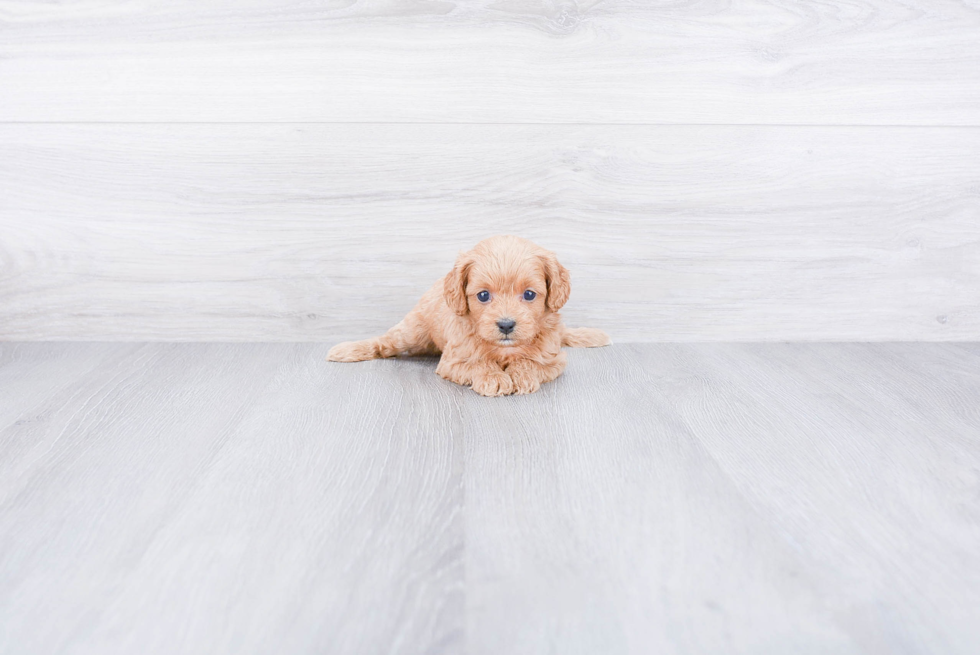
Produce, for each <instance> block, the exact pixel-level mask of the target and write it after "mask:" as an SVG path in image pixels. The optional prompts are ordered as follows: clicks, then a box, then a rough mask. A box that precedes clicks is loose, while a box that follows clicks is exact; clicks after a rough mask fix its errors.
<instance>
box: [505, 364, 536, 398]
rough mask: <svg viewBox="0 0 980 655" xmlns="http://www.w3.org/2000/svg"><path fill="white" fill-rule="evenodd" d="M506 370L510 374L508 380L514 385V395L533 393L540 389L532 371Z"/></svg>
mask: <svg viewBox="0 0 980 655" xmlns="http://www.w3.org/2000/svg"><path fill="white" fill-rule="evenodd" d="M507 370H508V372H510V379H511V381H512V382H513V383H514V393H518V394H523V393H534V392H535V391H537V390H538V389H540V388H541V380H539V379H538V376H537V375H535V373H534V371H522V370H517V371H511V370H510V369H507Z"/></svg>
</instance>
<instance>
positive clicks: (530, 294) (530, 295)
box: [524, 289, 538, 301]
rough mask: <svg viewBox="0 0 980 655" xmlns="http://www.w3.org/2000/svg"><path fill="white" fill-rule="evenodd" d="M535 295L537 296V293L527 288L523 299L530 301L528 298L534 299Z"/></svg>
mask: <svg viewBox="0 0 980 655" xmlns="http://www.w3.org/2000/svg"><path fill="white" fill-rule="evenodd" d="M537 297H538V294H536V293H534V292H533V291H531V290H530V289H528V290H527V291H525V292H524V300H528V301H530V300H534V299H535V298H537Z"/></svg>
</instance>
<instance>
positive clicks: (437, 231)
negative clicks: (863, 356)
mask: <svg viewBox="0 0 980 655" xmlns="http://www.w3.org/2000/svg"><path fill="white" fill-rule="evenodd" d="M496 233H517V234H521V235H524V236H527V237H529V238H531V239H533V240H535V241H538V242H539V243H541V244H542V245H545V246H547V247H549V248H552V249H554V250H555V251H557V252H558V254H559V256H560V257H561V259H562V260H563V261H564V263H565V264H566V265H567V266H568V267H569V268H570V269H571V271H572V275H573V293H572V299H571V301H570V302H569V304H568V305H567V306H566V310H565V311H564V312H563V313H564V314H565V316H566V322H568V323H569V324H574V325H594V326H597V327H603V328H606V329H607V330H609V331H610V332H611V333H612V334H613V337H614V339H615V340H617V341H698V340H741V341H755V340H975V339H980V5H977V4H976V3H975V2H943V1H938V2H892V1H886V0H865V1H861V2H850V3H842V2H824V3H810V2H781V1H771V2H761V1H759V2H752V1H750V2H735V3H720V2H711V1H706V2H697V3H685V4H680V3H660V2H656V3H646V4H642V3H641V4H636V3H627V2H593V3H586V2H582V3H568V2H565V3H549V2H521V1H506V0H505V1H500V2H466V3H464V2H447V1H441V0H439V1H431V2H429V1H422V0H419V1H411V0H409V1H399V2H357V1H354V2H350V1H348V0H344V1H337V2H330V1H328V2H321V3H299V2H294V3H287V2H270V1H265V0H251V1H249V2H231V1H227V2H220V1H219V2H208V3H198V2H190V1H186V2H182V1H177V2H140V1H136V2H90V3H74V4H67V5H65V4H59V5H45V4H41V3H2V4H0V338H2V339H18V340H33V339H56V340H60V339H86V340H230V341H252V340H281V341H293V340H327V341H329V340H335V339H340V338H348V337H354V336H360V335H367V334H373V333H376V332H380V331H383V330H384V329H386V328H387V327H388V326H390V325H391V324H392V323H394V322H395V321H397V320H398V319H399V318H400V316H401V315H402V314H404V312H406V311H407V310H408V309H410V308H411V306H412V305H413V303H414V301H415V300H416V298H417V297H418V296H419V295H420V294H421V293H422V292H423V291H424V290H425V289H426V288H427V287H428V286H429V284H431V282H432V281H433V280H434V279H435V278H437V277H438V276H440V275H442V274H443V273H445V272H446V271H447V270H448V268H449V266H450V265H451V262H452V260H453V257H454V256H455V254H456V252H457V251H459V250H461V249H465V248H467V247H469V246H470V245H472V244H473V243H475V242H476V241H477V240H479V239H480V238H482V237H485V236H488V235H491V234H496Z"/></svg>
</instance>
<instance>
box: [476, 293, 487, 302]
mask: <svg viewBox="0 0 980 655" xmlns="http://www.w3.org/2000/svg"><path fill="white" fill-rule="evenodd" d="M476 299H477V300H479V301H480V302H490V292H489V291H481V292H480V293H478V294H476Z"/></svg>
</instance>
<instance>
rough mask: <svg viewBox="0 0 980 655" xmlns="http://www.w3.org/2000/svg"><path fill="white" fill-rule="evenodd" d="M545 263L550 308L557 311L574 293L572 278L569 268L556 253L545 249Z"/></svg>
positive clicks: (542, 257) (543, 257) (543, 255)
mask: <svg viewBox="0 0 980 655" xmlns="http://www.w3.org/2000/svg"><path fill="white" fill-rule="evenodd" d="M541 261H542V262H543V263H544V279H545V282H546V283H547V284H548V299H547V301H546V302H547V305H548V309H550V310H551V311H553V312H557V311H558V310H559V309H561V308H562V306H563V305H564V304H565V303H566V302H568V296H569V295H570V294H571V293H572V280H571V276H570V275H569V274H568V269H567V268H565V267H564V266H562V265H561V264H560V263H559V262H558V258H557V257H555V253H553V252H549V251H545V252H544V254H542V255H541Z"/></svg>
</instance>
